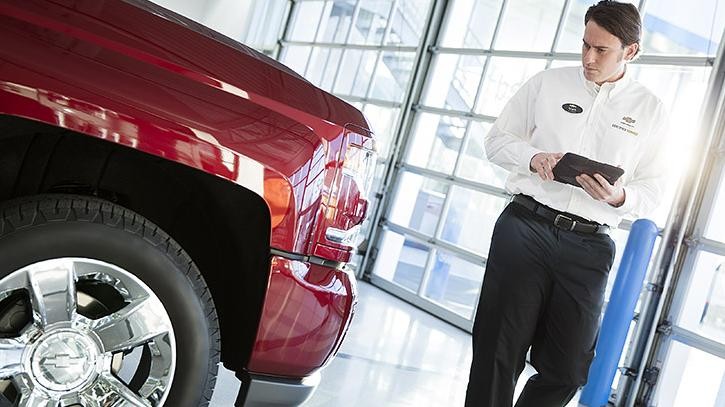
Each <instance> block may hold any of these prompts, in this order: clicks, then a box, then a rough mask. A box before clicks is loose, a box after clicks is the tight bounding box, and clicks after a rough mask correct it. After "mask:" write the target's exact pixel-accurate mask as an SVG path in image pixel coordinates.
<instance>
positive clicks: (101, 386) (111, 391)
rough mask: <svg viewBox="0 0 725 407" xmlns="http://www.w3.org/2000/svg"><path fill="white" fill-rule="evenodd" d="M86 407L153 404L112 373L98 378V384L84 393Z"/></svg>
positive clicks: (140, 406) (82, 397)
mask: <svg viewBox="0 0 725 407" xmlns="http://www.w3.org/2000/svg"><path fill="white" fill-rule="evenodd" d="M81 399H82V400H83V401H84V403H83V405H84V406H112V405H123V406H135V407H150V406H151V403H150V402H149V401H148V400H144V399H143V398H141V396H139V395H138V394H136V393H134V392H133V391H131V389H129V388H128V387H127V386H126V385H125V384H123V382H121V381H120V380H118V379H116V378H115V377H113V376H112V375H111V374H110V373H107V374H103V375H101V376H99V377H98V380H96V383H95V384H94V385H93V386H91V388H89V389H88V390H86V391H85V392H83V394H82V395H81ZM119 402H120V403H119Z"/></svg>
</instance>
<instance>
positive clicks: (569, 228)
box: [554, 214, 576, 232]
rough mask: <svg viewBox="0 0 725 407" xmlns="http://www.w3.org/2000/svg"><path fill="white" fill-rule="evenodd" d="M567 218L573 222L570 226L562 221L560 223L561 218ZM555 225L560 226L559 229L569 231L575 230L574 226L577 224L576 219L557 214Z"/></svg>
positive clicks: (566, 219)
mask: <svg viewBox="0 0 725 407" xmlns="http://www.w3.org/2000/svg"><path fill="white" fill-rule="evenodd" d="M562 219H563V220H565V221H569V222H571V224H570V225H569V226H568V227H565V226H564V225H562V224H561V223H559V221H560V220H562ZM554 226H556V227H558V228H559V229H564V230H568V231H569V232H571V231H573V230H574V227H575V226H576V221H575V220H574V219H572V218H570V217H568V216H564V215H562V214H557V215H556V217H555V218H554Z"/></svg>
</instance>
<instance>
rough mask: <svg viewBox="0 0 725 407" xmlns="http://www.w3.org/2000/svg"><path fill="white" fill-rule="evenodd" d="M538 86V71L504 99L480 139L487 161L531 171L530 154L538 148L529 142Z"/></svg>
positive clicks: (513, 169) (532, 128)
mask: <svg viewBox="0 0 725 407" xmlns="http://www.w3.org/2000/svg"><path fill="white" fill-rule="evenodd" d="M540 89H541V73H539V74H537V75H535V76H534V77H532V78H531V79H529V80H528V81H527V82H526V83H525V84H524V85H523V86H522V87H521V88H520V89H519V90H518V91H517V92H516V94H514V96H513V97H511V99H510V100H509V101H508V103H506V106H504V108H503V111H502V112H501V114H500V115H499V117H498V119H496V122H495V123H494V124H493V126H492V127H491V130H490V131H489V132H488V134H487V135H486V137H485V139H484V146H485V148H486V157H488V160H489V161H491V162H492V163H494V164H496V165H498V166H500V167H502V168H504V169H506V170H509V171H516V172H520V173H523V174H531V170H530V168H529V164H530V162H531V158H532V157H533V156H534V155H535V154H537V153H540V152H541V150H539V149H537V148H535V147H533V146H532V145H531V144H530V143H529V141H530V140H531V134H532V132H533V131H534V128H535V121H534V119H535V117H534V112H535V106H536V98H537V96H538V93H539V90H540Z"/></svg>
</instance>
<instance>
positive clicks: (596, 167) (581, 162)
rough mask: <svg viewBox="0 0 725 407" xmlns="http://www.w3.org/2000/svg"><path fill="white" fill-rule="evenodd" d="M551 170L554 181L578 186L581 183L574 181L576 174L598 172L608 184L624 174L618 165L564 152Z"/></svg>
mask: <svg viewBox="0 0 725 407" xmlns="http://www.w3.org/2000/svg"><path fill="white" fill-rule="evenodd" d="M552 171H553V173H554V181H559V182H562V183H564V184H571V185H574V186H575V187H580V188H581V185H579V183H578V182H576V176H577V175H581V174H588V175H591V176H592V177H593V176H594V174H600V175H601V176H602V177H604V179H606V180H607V181H609V183H610V184H612V185H614V183H615V182H617V180H618V179H619V177H621V176H622V174H624V170H623V169H621V168H619V167H615V166H613V165H609V164H605V163H600V162H599V161H594V160H590V159H588V158H586V157H582V156H580V155H577V154H574V153H566V154H564V156H563V157H562V158H561V160H559V162H558V163H556V165H555V166H554V168H553V170H552Z"/></svg>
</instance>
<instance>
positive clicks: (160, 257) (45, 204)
mask: <svg viewBox="0 0 725 407" xmlns="http://www.w3.org/2000/svg"><path fill="white" fill-rule="evenodd" d="M74 294H75V295H74ZM74 307H75V311H74ZM68 349H71V350H70V351H69V350H68ZM0 350H1V351H2V352H1V353H5V354H6V355H8V356H5V360H3V357H0V393H3V394H0V400H1V399H2V396H3V395H4V397H6V398H8V399H10V400H13V398H14V400H15V403H16V404H18V405H20V406H23V405H44V406H45V405H55V404H53V403H56V404H57V400H58V398H60V400H61V401H63V403H66V404H63V403H61V405H67V404H73V403H74V402H75V403H77V404H80V405H82V406H84V407H86V406H93V405H114V406H115V405H124V406H125V405H148V406H159V405H167V406H174V407H176V406H207V405H208V404H209V400H210V399H211V394H212V391H213V389H214V385H215V382H216V374H217V365H218V362H219V353H220V334H219V324H218V320H217V314H216V310H215V308H214V303H213V300H212V298H211V294H210V293H209V290H208V288H207V286H206V283H205V282H204V280H203V278H202V276H201V274H200V272H199V270H198V269H197V267H196V265H195V264H194V262H193V261H192V260H191V258H190V257H189V256H188V255H187V253H186V252H185V251H184V250H183V249H182V248H181V247H180V246H179V245H178V244H177V243H176V242H175V241H174V240H173V239H172V238H171V237H169V236H168V235H167V234H166V233H165V232H163V231H162V230H161V229H160V228H159V227H158V226H156V225H154V224H153V223H151V222H150V221H149V220H147V219H145V218H143V217H142V216H140V215H138V214H136V213H134V212H132V211H130V210H128V209H125V208H123V207H121V206H118V205H116V204H113V203H111V202H108V201H105V200H102V199H97V198H92V197H86V196H76V195H38V196H33V197H29V198H23V199H19V200H13V201H8V202H5V203H2V204H0ZM89 372H90V373H89ZM59 394H60V396H59ZM114 400H115V401H114Z"/></svg>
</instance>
